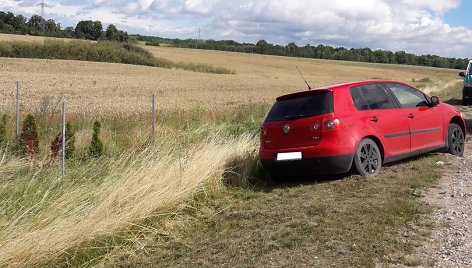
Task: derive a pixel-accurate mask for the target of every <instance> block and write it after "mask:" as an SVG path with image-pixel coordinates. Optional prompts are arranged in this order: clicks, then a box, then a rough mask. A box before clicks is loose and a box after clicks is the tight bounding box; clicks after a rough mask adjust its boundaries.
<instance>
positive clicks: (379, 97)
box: [350, 84, 396, 111]
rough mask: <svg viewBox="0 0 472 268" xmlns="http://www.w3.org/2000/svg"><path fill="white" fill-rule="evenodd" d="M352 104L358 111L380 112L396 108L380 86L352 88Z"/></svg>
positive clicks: (371, 85)
mask: <svg viewBox="0 0 472 268" xmlns="http://www.w3.org/2000/svg"><path fill="white" fill-rule="evenodd" d="M350 91H351V97H352V102H353V103H354V105H355V106H356V108H357V110H359V111H363V110H369V109H370V110H380V109H392V108H396V106H395V102H394V101H393V99H392V98H391V97H390V96H389V95H388V94H387V92H386V91H385V89H384V88H383V87H382V86H380V85H379V84H370V85H362V86H357V87H352V88H351V90H350Z"/></svg>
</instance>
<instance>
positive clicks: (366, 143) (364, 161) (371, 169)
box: [354, 138, 382, 177]
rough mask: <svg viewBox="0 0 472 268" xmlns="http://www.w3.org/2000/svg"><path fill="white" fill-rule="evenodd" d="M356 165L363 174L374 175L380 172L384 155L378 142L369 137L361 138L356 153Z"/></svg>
mask: <svg viewBox="0 0 472 268" xmlns="http://www.w3.org/2000/svg"><path fill="white" fill-rule="evenodd" d="M354 165H355V167H356V170H357V172H358V173H359V174H360V175H362V176H366V177H372V176H376V175H377V174H379V172H380V169H381V168H382V155H381V153H380V150H379V147H378V146H377V143H375V142H374V141H373V140H371V139H368V138H366V139H363V140H361V142H360V143H359V146H358V147H357V149H356V153H355V154H354Z"/></svg>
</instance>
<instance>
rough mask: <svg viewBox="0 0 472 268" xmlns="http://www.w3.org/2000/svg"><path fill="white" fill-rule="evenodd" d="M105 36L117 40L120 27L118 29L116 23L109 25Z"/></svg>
mask: <svg viewBox="0 0 472 268" xmlns="http://www.w3.org/2000/svg"><path fill="white" fill-rule="evenodd" d="M105 38H106V39H107V40H110V41H116V40H117V39H118V29H116V27H115V25H113V24H110V25H108V27H107V30H106V32H105Z"/></svg>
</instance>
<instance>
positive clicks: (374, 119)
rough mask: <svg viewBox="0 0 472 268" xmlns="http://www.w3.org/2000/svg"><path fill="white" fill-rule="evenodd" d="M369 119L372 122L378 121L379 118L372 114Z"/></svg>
mask: <svg viewBox="0 0 472 268" xmlns="http://www.w3.org/2000/svg"><path fill="white" fill-rule="evenodd" d="M370 121H372V122H379V119H378V118H377V117H375V116H374V117H372V118H371V119H370Z"/></svg>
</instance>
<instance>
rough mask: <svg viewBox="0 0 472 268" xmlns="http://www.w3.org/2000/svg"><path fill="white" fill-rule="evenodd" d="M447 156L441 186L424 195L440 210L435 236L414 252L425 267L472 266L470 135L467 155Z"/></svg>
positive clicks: (433, 218)
mask: <svg viewBox="0 0 472 268" xmlns="http://www.w3.org/2000/svg"><path fill="white" fill-rule="evenodd" d="M470 110H471V111H472V109H470ZM471 111H469V110H467V111H465V110H464V111H463V112H466V113H465V114H464V116H465V117H466V118H472V112H471ZM469 112H471V113H470V114H469ZM469 121H470V119H469ZM469 121H468V122H469ZM469 131H470V129H469ZM470 135H471V134H470V133H469V136H470ZM446 157H447V164H446V165H447V167H446V172H445V173H444V175H443V177H442V178H441V181H440V183H439V185H438V186H437V187H435V188H432V189H430V190H429V191H428V192H427V193H426V196H425V197H424V200H425V201H426V202H428V203H429V204H431V205H433V206H435V207H437V208H438V209H437V210H436V211H435V213H434V215H433V217H432V220H433V222H434V230H433V233H432V235H431V237H430V238H429V239H428V241H427V242H425V243H423V245H422V246H421V247H420V248H419V249H418V251H417V252H416V253H415V254H413V258H414V259H416V260H418V261H420V262H421V265H422V267H470V266H471V265H472V141H471V140H470V138H469V141H468V142H467V143H466V150H465V154H464V157H463V158H458V157H454V156H452V155H447V156H446ZM438 164H442V163H438Z"/></svg>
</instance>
